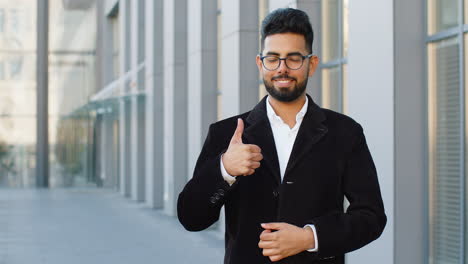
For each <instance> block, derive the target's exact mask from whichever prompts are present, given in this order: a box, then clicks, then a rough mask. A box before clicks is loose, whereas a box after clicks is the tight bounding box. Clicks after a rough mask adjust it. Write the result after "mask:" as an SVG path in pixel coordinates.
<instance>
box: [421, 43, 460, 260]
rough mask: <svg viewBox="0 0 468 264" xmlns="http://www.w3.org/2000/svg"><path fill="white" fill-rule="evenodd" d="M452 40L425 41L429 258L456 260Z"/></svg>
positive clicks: (455, 62)
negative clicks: (426, 51) (426, 44)
mask: <svg viewBox="0 0 468 264" xmlns="http://www.w3.org/2000/svg"><path fill="white" fill-rule="evenodd" d="M458 45H459V44H458V43H457V39H456V38H453V39H448V40H443V41H440V42H437V43H431V44H429V46H428V78H429V80H428V81H429V82H428V83H429V103H428V106H429V109H428V110H429V120H428V121H429V127H428V128H429V241H430V242H429V263H431V264H438V263H441V264H442V263H461V259H460V258H461V252H460V245H461V244H460V243H461V228H460V223H461V213H462V212H463V208H462V206H461V199H460V198H461V191H460V183H461V182H460V180H461V179H460V175H461V169H460V168H461V165H462V164H461V162H462V161H461V143H462V142H461V137H460V136H461V134H460V128H461V127H460V125H461V109H460V107H461V105H460V82H459V68H460V61H459V46H458Z"/></svg>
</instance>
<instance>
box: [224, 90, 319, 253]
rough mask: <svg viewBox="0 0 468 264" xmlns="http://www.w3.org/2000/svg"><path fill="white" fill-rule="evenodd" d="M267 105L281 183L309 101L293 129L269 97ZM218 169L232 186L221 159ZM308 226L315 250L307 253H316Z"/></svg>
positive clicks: (233, 179)
mask: <svg viewBox="0 0 468 264" xmlns="http://www.w3.org/2000/svg"><path fill="white" fill-rule="evenodd" d="M266 101H267V103H266V110H267V116H268V120H269V121H270V125H271V130H272V131H273V138H274V140H275V146H276V153H278V162H279V166H280V175H281V182H282V181H283V178H284V173H285V171H286V167H287V165H288V161H289V157H290V156H291V152H292V148H293V145H294V141H295V140H296V137H297V132H298V131H299V127H300V126H301V124H302V120H303V119H304V116H305V114H306V112H307V107H308V105H309V99H308V98H307V96H306V101H305V103H304V105H303V106H302V108H301V110H299V112H298V113H297V114H296V124H295V125H294V127H293V128H290V127H289V125H288V124H286V123H285V122H284V121H283V119H281V117H279V116H278V115H277V114H276V113H275V110H274V109H273V107H272V106H271V104H270V96H268V98H267V100H266ZM220 163H221V165H220V167H221V174H222V175H223V178H224V180H225V181H227V182H228V183H229V185H232V184H233V183H234V182H235V181H236V178H235V177H233V176H231V175H229V173H227V171H226V169H225V168H224V164H223V162H222V159H220ZM306 226H309V227H310V228H311V229H312V231H313V233H314V239H315V248H312V249H309V250H308V251H309V252H315V251H318V240H317V232H316V230H315V226H314V225H306Z"/></svg>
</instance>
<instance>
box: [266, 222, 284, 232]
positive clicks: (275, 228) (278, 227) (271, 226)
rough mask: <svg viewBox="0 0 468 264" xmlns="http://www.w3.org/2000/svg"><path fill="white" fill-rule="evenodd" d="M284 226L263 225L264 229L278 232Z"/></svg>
mask: <svg viewBox="0 0 468 264" xmlns="http://www.w3.org/2000/svg"><path fill="white" fill-rule="evenodd" d="M283 226H284V223H263V224H262V227H263V228H264V229H272V230H280V229H281V228H282V227H283Z"/></svg>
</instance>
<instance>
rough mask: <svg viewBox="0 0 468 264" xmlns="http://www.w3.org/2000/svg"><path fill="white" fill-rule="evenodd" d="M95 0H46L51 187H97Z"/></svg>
mask: <svg viewBox="0 0 468 264" xmlns="http://www.w3.org/2000/svg"><path fill="white" fill-rule="evenodd" d="M95 54H96V5H95V3H94V1H78V2H75V3H73V1H61V0H49V144H50V145H49V149H50V176H49V186H50V187H77V186H96V185H97V184H99V182H98V181H99V178H98V177H96V174H95V172H96V162H95V161H96V156H95V155H96V144H95V141H96V139H97V137H98V128H97V126H96V122H97V121H96V113H95V109H93V108H92V107H91V105H90V104H89V99H90V97H91V95H93V94H94V93H95V92H96V78H95V77H96V69H95V56H96V55H95Z"/></svg>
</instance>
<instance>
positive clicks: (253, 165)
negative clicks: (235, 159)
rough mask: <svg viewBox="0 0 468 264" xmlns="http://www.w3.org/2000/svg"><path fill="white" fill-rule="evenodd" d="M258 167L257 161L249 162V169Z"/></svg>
mask: <svg viewBox="0 0 468 264" xmlns="http://www.w3.org/2000/svg"><path fill="white" fill-rule="evenodd" d="M258 167H260V162H258V161H251V162H250V166H249V168H251V169H257V168H258Z"/></svg>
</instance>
